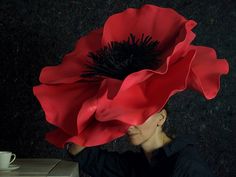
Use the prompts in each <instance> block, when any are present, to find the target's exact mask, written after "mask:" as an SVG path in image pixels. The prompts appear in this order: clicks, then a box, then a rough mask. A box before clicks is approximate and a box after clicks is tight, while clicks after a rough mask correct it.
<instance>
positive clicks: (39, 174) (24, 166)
mask: <svg viewBox="0 0 236 177" xmlns="http://www.w3.org/2000/svg"><path fill="white" fill-rule="evenodd" d="M13 165H19V166H20V168H18V169H16V170H12V171H0V177H78V176H79V169H78V164H77V163H75V162H72V161H65V160H61V159H38V158H37V159H35V158H34V159H16V160H15V161H14V162H13Z"/></svg>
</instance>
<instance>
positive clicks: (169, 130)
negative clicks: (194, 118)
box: [162, 102, 176, 138]
mask: <svg viewBox="0 0 236 177" xmlns="http://www.w3.org/2000/svg"><path fill="white" fill-rule="evenodd" d="M163 109H165V110H166V112H167V118H166V121H165V123H164V124H163V125H162V130H163V131H164V132H165V133H166V135H167V136H168V137H170V138H175V137H176V131H175V129H174V127H173V124H172V123H171V122H172V121H171V116H169V113H170V112H169V105H168V102H167V103H166V105H165V106H164V107H163Z"/></svg>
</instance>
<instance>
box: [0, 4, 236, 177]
mask: <svg viewBox="0 0 236 177" xmlns="http://www.w3.org/2000/svg"><path fill="white" fill-rule="evenodd" d="M145 3H152V4H156V5H159V6H163V7H171V8H174V9H176V10H177V11H178V12H179V13H181V14H183V15H184V16H185V17H187V18H188V19H194V20H196V21H197V22H198V26H197V27H196V28H195V29H194V31H195V32H196V34H197V37H196V39H195V41H194V44H197V45H205V46H209V47H212V48H215V49H216V50H217V54H218V56H219V58H226V59H227V60H228V62H229V64H230V73H229V74H228V75H226V76H223V77H222V78H221V89H220V91H219V93H218V95H217V97H216V98H215V99H213V100H210V101H207V100H206V99H205V98H204V97H203V96H201V95H199V94H198V93H196V92H193V91H190V90H189V91H186V92H182V93H178V94H177V95H175V96H173V97H172V98H171V99H170V101H169V107H170V112H169V116H168V117H169V119H171V120H172V121H173V123H174V125H175V127H174V129H175V130H176V132H177V133H178V134H193V135H195V136H196V137H197V138H198V140H199V141H198V143H197V146H198V148H199V151H200V153H201V155H202V157H203V158H204V159H205V160H206V161H207V162H208V164H209V166H210V168H211V169H212V170H213V171H214V173H215V174H216V175H217V176H219V177H233V176H236V174H235V173H234V172H233V169H234V167H235V163H236V162H235V143H234V142H235V132H233V131H234V129H233V125H235V124H234V123H235V121H234V122H233V119H234V118H235V115H236V114H235V113H236V108H235V104H236V101H235V100H236V96H235V88H236V83H235V80H236V72H235V64H236V63H235V59H236V58H235V56H236V54H235V51H236V50H235V46H236V35H235V34H236V11H235V7H236V4H235V1H233V0H224V1H222V0H214V1H210V0H201V1H191V0H174V1H172V0H162V1H161V0H156V1H154V0H152V1H145V0H132V1H131V0H127V1H118V0H96V1H94V0H66V1H65V0H12V1H10V0H8V1H7V0H1V1H0V46H1V48H0V68H1V70H0V77H1V78H0V87H1V107H0V109H1V111H0V114H1V115H0V116H1V118H0V149H1V150H11V151H13V152H14V153H16V154H17V156H18V157H24V158H26V157H58V158H64V157H65V152H64V151H62V150H59V149H56V148H55V147H53V146H52V145H50V144H48V143H47V142H45V141H44V134H45V132H47V131H48V130H50V129H51V128H52V127H51V126H50V125H49V124H48V123H46V121H45V118H44V113H43V111H42V109H41V107H40V105H39V103H38V101H37V100H36V98H35V97H34V96H33V94H32V87H33V86H34V85H37V84H39V81H38V77H39V73H40V70H41V69H42V68H43V67H44V66H47V65H56V64H58V63H60V61H61V59H62V57H63V55H65V54H66V53H67V52H69V51H71V50H72V49H73V46H74V44H75V42H76V40H77V39H78V38H79V37H80V36H82V35H84V34H86V33H87V32H89V31H90V30H92V29H94V28H96V27H100V26H101V25H102V24H103V23H104V21H105V20H106V19H107V18H108V16H110V15H112V14H113V13H116V12H120V11H122V10H124V9H126V8H127V7H140V5H142V4H145ZM104 148H109V149H111V150H118V151H124V150H125V149H126V148H131V149H132V148H133V147H131V146H130V145H128V143H127V141H126V139H125V138H121V139H119V140H118V141H114V142H111V143H110V144H108V145H106V146H104Z"/></svg>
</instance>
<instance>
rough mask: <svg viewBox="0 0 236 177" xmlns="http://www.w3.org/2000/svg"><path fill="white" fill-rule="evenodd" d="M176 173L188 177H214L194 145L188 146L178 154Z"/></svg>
mask: <svg viewBox="0 0 236 177" xmlns="http://www.w3.org/2000/svg"><path fill="white" fill-rule="evenodd" d="M174 173H179V174H182V176H187V177H213V173H212V172H211V170H210V168H209V166H208V164H207V162H206V161H204V159H203V157H202V155H201V154H200V153H199V152H198V150H197V147H196V145H194V144H189V145H186V146H185V147H184V148H183V149H182V150H181V151H179V152H178V153H177V159H176V163H175V170H174ZM174 176H176V175H174Z"/></svg>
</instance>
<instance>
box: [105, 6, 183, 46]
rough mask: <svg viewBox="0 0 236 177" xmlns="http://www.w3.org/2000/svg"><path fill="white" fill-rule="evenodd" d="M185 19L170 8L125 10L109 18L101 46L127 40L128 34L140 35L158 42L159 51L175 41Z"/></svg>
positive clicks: (152, 7)
mask: <svg viewBox="0 0 236 177" xmlns="http://www.w3.org/2000/svg"><path fill="white" fill-rule="evenodd" d="M186 21H187V20H186V19H185V18H184V17H183V16H182V15H180V14H178V13H177V12H176V11H174V10H173V9H171V8H162V7H158V6H155V5H151V4H146V5H144V6H142V7H141V8H139V9H134V8H128V9H127V10H125V11H123V12H121V13H117V14H114V15H112V16H110V17H109V18H108V19H107V21H106V22H105V25H104V30H103V37H102V45H103V46H104V45H107V44H108V43H110V42H111V41H123V40H127V39H128V36H129V35H130V33H133V34H134V35H135V36H137V37H140V38H141V35H142V33H144V34H145V35H151V37H153V39H155V40H158V41H160V45H159V49H162V48H165V47H166V46H167V45H168V46H169V44H170V43H171V42H172V41H173V39H174V40H175V38H176V36H177V35H178V33H179V30H180V29H181V28H182V26H183V25H184V24H185V23H186Z"/></svg>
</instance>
